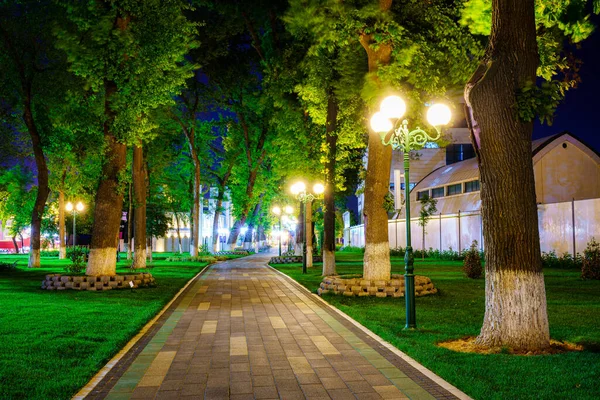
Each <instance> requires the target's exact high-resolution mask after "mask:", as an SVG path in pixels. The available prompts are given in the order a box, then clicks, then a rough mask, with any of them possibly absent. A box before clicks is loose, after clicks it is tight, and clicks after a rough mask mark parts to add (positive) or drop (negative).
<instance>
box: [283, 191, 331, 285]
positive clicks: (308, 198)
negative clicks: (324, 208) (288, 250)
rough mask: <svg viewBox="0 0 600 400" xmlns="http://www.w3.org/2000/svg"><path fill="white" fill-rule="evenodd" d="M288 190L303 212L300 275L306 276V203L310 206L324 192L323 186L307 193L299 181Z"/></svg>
mask: <svg viewBox="0 0 600 400" xmlns="http://www.w3.org/2000/svg"><path fill="white" fill-rule="evenodd" d="M290 190H291V192H292V194H293V195H295V196H296V198H297V199H298V200H300V203H302V210H303V212H304V221H303V223H304V230H305V232H304V235H302V273H303V274H306V235H307V231H306V229H307V227H306V221H307V219H308V215H306V203H307V202H308V203H309V204H310V205H311V206H312V202H313V200H314V199H315V198H316V196H318V195H320V194H322V193H323V192H324V191H325V186H323V184H321V183H316V184H315V185H314V186H313V193H308V192H306V185H305V184H304V182H302V181H300V182H296V183H295V184H293V185H292V187H291V188H290ZM311 209H312V207H311Z"/></svg>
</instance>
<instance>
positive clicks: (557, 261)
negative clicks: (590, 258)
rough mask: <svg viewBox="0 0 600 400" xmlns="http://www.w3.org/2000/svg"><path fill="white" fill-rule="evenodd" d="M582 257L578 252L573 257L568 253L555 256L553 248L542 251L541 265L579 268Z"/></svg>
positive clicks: (545, 266)
mask: <svg viewBox="0 0 600 400" xmlns="http://www.w3.org/2000/svg"><path fill="white" fill-rule="evenodd" d="M582 264H583V258H582V257H581V255H580V254H577V255H576V256H575V257H573V256H572V255H571V254H570V253H567V252H565V253H563V254H562V255H561V256H557V255H556V252H555V251H554V250H552V251H550V252H548V253H546V252H543V253H542V266H543V267H544V268H561V269H581V268H582Z"/></svg>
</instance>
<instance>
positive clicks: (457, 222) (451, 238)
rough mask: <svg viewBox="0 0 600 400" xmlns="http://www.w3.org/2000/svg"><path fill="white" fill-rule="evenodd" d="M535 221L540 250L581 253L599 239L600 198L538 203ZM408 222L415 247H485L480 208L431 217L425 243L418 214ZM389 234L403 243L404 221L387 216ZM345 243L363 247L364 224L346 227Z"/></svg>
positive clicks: (394, 241) (397, 243)
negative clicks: (537, 228) (538, 232)
mask: <svg viewBox="0 0 600 400" xmlns="http://www.w3.org/2000/svg"><path fill="white" fill-rule="evenodd" d="M538 221H539V230H540V245H541V249H542V251H545V252H548V251H551V250H554V251H556V253H557V254H563V253H566V252H568V253H571V254H576V253H583V250H584V249H585V247H586V245H587V243H588V242H589V241H590V239H591V238H592V237H595V238H596V239H600V199H589V200H577V201H569V202H565V203H552V204H539V205H538ZM410 226H411V233H412V246H413V248H414V249H422V248H423V247H425V248H426V249H429V248H430V247H431V248H434V249H439V250H440V251H441V250H448V249H449V248H452V249H454V250H464V249H466V248H468V247H469V246H470V245H471V243H472V242H473V240H477V242H478V243H479V246H480V248H481V249H482V250H483V249H484V248H485V243H484V241H483V229H482V228H483V221H482V218H481V212H480V210H476V211H467V212H458V213H456V214H444V215H442V214H439V215H437V216H434V217H432V218H431V220H429V222H428V223H427V226H426V227H425V246H423V228H422V227H421V226H419V225H418V218H411V221H410ZM388 235H389V242H390V247H392V248H395V247H405V246H406V221H405V220H403V219H397V220H389V221H388ZM344 243H345V244H346V245H349V246H357V247H363V246H364V245H365V234H364V225H356V226H352V227H350V228H346V229H345V230H344Z"/></svg>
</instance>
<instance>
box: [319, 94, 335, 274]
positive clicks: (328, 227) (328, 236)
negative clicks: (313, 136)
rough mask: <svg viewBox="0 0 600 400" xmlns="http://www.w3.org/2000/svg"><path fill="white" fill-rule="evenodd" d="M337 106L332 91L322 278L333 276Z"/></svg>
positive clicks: (329, 111)
mask: <svg viewBox="0 0 600 400" xmlns="http://www.w3.org/2000/svg"><path fill="white" fill-rule="evenodd" d="M337 114H338V104H337V99H336V97H335V94H334V93H333V90H330V91H329V97H328V99H327V126H326V133H325V136H326V137H325V143H326V145H327V161H326V163H325V193H324V194H323V196H324V201H323V202H324V204H323V205H324V209H325V210H324V215H323V276H328V275H335V158H336V154H337V133H336V129H337Z"/></svg>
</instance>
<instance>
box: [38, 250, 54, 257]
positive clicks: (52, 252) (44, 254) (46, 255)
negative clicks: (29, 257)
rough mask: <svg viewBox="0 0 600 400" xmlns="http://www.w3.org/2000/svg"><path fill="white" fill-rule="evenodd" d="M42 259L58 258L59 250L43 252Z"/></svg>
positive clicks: (41, 252)
mask: <svg viewBox="0 0 600 400" xmlns="http://www.w3.org/2000/svg"><path fill="white" fill-rule="evenodd" d="M40 257H58V250H41V251H40Z"/></svg>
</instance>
